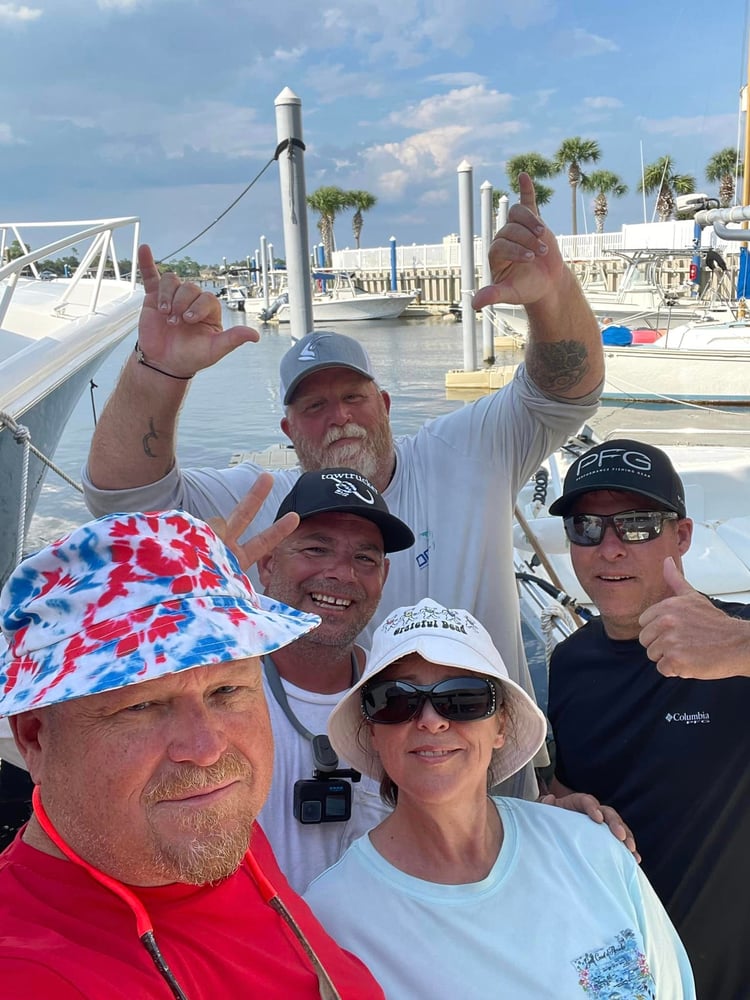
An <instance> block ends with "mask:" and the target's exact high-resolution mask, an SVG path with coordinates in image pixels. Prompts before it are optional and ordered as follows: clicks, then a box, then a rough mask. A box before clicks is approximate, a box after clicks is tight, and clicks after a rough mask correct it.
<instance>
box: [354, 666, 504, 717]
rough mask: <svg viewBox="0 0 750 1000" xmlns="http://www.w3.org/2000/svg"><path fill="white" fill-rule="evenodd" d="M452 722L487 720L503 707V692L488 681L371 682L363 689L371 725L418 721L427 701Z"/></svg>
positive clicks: (461, 678) (459, 678) (364, 713)
mask: <svg viewBox="0 0 750 1000" xmlns="http://www.w3.org/2000/svg"><path fill="white" fill-rule="evenodd" d="M427 699H429V701H430V704H431V705H432V707H433V708H434V709H435V711H436V712H437V714H438V715H442V717H443V718H444V719H449V720H450V721H451V722H473V721H474V720H475V719H488V718H489V717H490V716H491V715H494V714H495V711H496V709H497V706H498V705H502V703H503V695H502V691H501V690H500V689H499V688H498V687H497V686H496V685H495V684H494V683H493V681H492V680H490V678H489V677H449V678H448V679H447V680H444V681H438V683H437V684H412V683H411V681H400V680H391V681H385V680H383V681H376V680H373V681H370V683H369V684H366V685H365V686H364V687H363V688H362V713H363V715H364V716H365V718H366V719H369V720H370V722H379V723H385V724H394V723H400V722H408V721H409V720H410V719H415V718H416V717H417V716H418V715H419V713H420V712H421V711H422V708H423V707H424V703H425V701H427Z"/></svg>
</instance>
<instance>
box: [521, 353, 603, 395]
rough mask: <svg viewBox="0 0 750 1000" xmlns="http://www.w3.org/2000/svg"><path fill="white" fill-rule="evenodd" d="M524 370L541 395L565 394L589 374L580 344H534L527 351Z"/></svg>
mask: <svg viewBox="0 0 750 1000" xmlns="http://www.w3.org/2000/svg"><path fill="white" fill-rule="evenodd" d="M526 370H527V371H528V373H529V376H530V377H531V379H532V380H533V381H534V382H535V383H536V385H537V386H538V387H539V388H540V389H541V390H542V392H546V393H549V395H551V396H555V395H559V394H560V393H562V392H564V393H568V392H570V390H571V389H573V388H575V386H577V385H579V384H580V382H581V381H582V380H583V378H584V377H585V376H586V375H587V374H588V372H589V371H590V365H589V356H588V351H587V350H586V345H585V344H583V343H581V341H580V340H558V341H555V342H553V343H545V342H542V343H539V342H537V343H535V344H534V345H533V347H532V349H531V350H527V354H526Z"/></svg>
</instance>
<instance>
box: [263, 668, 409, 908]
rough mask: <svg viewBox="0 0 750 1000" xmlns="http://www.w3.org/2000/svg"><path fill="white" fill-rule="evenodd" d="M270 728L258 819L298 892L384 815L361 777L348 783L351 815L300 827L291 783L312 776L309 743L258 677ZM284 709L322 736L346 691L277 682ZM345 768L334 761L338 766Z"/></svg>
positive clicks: (372, 785) (374, 790) (371, 784)
mask: <svg viewBox="0 0 750 1000" xmlns="http://www.w3.org/2000/svg"><path fill="white" fill-rule="evenodd" d="M263 683H264V687H265V692H266V700H267V701H268V711H269V713H270V715H271V727H272V729H273V740H274V756H273V783H272V785H271V792H270V794H269V796H268V800H267V801H266V804H265V806H264V807H263V809H262V810H261V813H260V816H259V817H258V819H259V821H260V825H261V826H262V827H263V830H264V831H265V834H266V836H267V837H268V839H269V840H270V842H271V847H273V851H274V854H275V855H276V860H277V861H278V862H279V867H280V868H281V870H282V871H283V872H284V874H285V875H286V877H287V879H288V880H289V884H290V885H291V887H292V888H293V889H294V890H296V891H297V892H299V893H302V892H304V891H305V889H306V888H307V886H308V885H309V883H310V882H311V881H312V880H313V879H314V878H315V877H316V876H318V875H320V873H321V872H323V871H325V869H326V868H329V867H330V866H331V865H332V864H333V863H334V862H335V861H338V859H339V858H340V857H341V855H342V854H343V853H344V851H345V850H346V848H347V847H348V846H349V845H350V844H351V843H352V842H353V841H354V840H356V839H357V838H358V837H361V836H362V834H363V833H366V832H367V831H368V830H371V829H372V828H373V827H374V826H377V825H378V823H380V821H381V820H382V819H383V818H384V817H385V816H386V815H387V814H388V813H389V812H390V810H389V808H388V806H386V805H385V803H384V802H383V800H382V799H381V798H380V792H379V785H378V783H377V782H375V781H373V780H372V778H368V777H367V776H366V775H363V776H362V780H361V781H359V782H352V786H351V787H352V815H351V819H349V820H347V821H346V822H334V823H300V821H299V820H297V819H295V818H294V813H293V795H294V783H295V781H298V780H299V779H300V778H312V774H313V753H312V744H311V743H310V741H309V740H307V739H305V738H304V736H302V735H301V734H300V733H298V732H297V730H296V729H295V728H294V727H293V726H292V724H291V722H290V721H289V719H287V717H286V715H285V714H284V711H283V709H282V708H281V706H280V705H279V704H278V702H277V701H276V699H275V697H274V695H273V692H272V691H271V688H270V686H269V684H268V681H267V680H266V678H265V676H264V678H263ZM281 683H282V685H283V687H284V691H285V692H286V696H287V701H288V702H289V707H290V709H291V710H292V712H293V713H294V715H295V716H296V717H297V719H299V721H300V722H301V723H302V725H303V726H304V727H305V728H306V729H308V730H309V731H310V732H311V733H312V734H313V735H317V734H319V733H321V734H325V731H326V726H327V724H328V716H329V715H330V714H331V712H332V710H333V707H334V705H336V704H337V703H338V702H339V701H340V700H341V698H342V697H343V696H344V694H345V693H346V692H345V691H339V692H337V693H336V694H317V693H316V692H314V691H304V690H303V689H302V688H299V687H296V686H295V685H294V684H290V683H289V682H288V681H285V680H282V682H281ZM348 766H349V764H348V763H347V762H346V761H342V760H340V761H339V767H342V768H345V767H348Z"/></svg>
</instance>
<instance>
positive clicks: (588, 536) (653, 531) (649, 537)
mask: <svg viewBox="0 0 750 1000" xmlns="http://www.w3.org/2000/svg"><path fill="white" fill-rule="evenodd" d="M678 518H679V514H675V512H674V511H672V510H625V511H623V512H622V513H621V514H570V515H569V516H568V517H564V518H563V524H564V525H565V534H566V535H567V536H568V538H569V539H570V541H571V542H572V543H573V545H599V543H600V542H601V540H602V539H603V538H604V532H605V531H606V530H607V526H608V525H612V528H613V529H614V532H615V534H616V535H617V537H618V538H619V539H620V541H621V542H625V544H626V545H640V543H641V542H651V541H653V539H654V538H658V537H659V535H660V534H661V530H662V528H663V527H664V522H665V521H676V520H678Z"/></svg>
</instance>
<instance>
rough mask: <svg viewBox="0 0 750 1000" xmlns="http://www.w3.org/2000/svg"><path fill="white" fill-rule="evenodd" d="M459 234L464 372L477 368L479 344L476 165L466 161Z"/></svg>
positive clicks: (460, 180)
mask: <svg viewBox="0 0 750 1000" xmlns="http://www.w3.org/2000/svg"><path fill="white" fill-rule="evenodd" d="M457 169H458V233H459V239H460V240H461V326H462V327H463V345H464V371H465V372H473V371H474V370H475V369H476V367H477V345H476V333H475V328H474V310H473V308H472V305H471V299H472V296H473V295H474V210H473V206H472V200H473V195H474V184H473V174H474V168H473V167H472V165H471V164H470V163H469V162H468V161H467V160H462V161H461V162H460V163H459V165H458V168H457Z"/></svg>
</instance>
